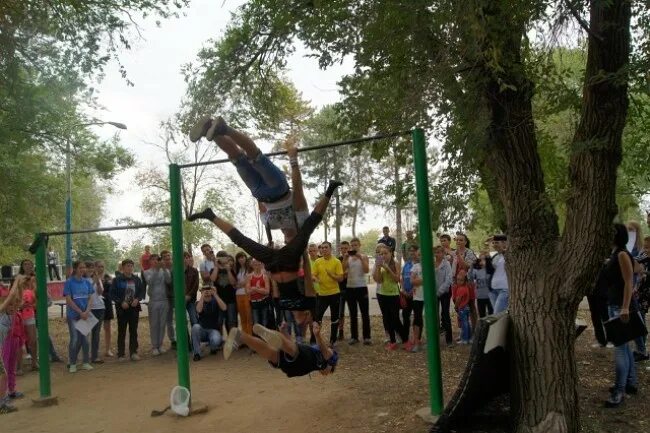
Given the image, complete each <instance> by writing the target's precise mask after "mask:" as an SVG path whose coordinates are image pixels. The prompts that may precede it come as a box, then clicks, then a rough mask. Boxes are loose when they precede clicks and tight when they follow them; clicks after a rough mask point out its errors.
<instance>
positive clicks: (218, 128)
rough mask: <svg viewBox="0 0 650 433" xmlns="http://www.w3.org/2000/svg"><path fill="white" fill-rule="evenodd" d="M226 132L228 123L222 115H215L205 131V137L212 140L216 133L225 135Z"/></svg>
mask: <svg viewBox="0 0 650 433" xmlns="http://www.w3.org/2000/svg"><path fill="white" fill-rule="evenodd" d="M227 133H228V124H227V123H226V121H225V120H223V117H221V116H217V118H216V119H214V120H213V121H212V125H211V126H210V128H209V129H208V130H207V131H206V132H205V138H207V139H208V140H213V139H214V137H216V136H217V135H226V134H227Z"/></svg>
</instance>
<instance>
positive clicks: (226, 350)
mask: <svg viewBox="0 0 650 433" xmlns="http://www.w3.org/2000/svg"><path fill="white" fill-rule="evenodd" d="M240 337H241V331H240V330H239V328H231V329H230V332H229V333H228V338H226V342H225V344H224V345H223V359H226V360H227V359H228V358H230V355H232V352H233V350H237V349H239V344H240V341H239V339H240Z"/></svg>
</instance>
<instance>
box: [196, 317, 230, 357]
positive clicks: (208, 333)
mask: <svg viewBox="0 0 650 433" xmlns="http://www.w3.org/2000/svg"><path fill="white" fill-rule="evenodd" d="M222 341H223V340H222V338H221V333H219V331H217V330H216V329H206V328H203V327H201V325H199V324H198V323H197V324H196V325H193V326H192V351H193V352H194V354H195V355H200V354H201V343H202V342H207V343H208V344H209V345H210V350H217V349H218V348H219V346H220V345H221V342H222Z"/></svg>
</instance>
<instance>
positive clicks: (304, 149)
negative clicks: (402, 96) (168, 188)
mask: <svg viewBox="0 0 650 433" xmlns="http://www.w3.org/2000/svg"><path fill="white" fill-rule="evenodd" d="M410 133H411V131H410V130H409V131H400V132H393V133H390V134H377V135H372V136H370V137H361V138H353V139H351V140H344V141H336V142H334V143H325V144H317V145H315V146H307V147H301V148H299V149H298V152H309V151H310V150H318V149H328V148H330V147H338V146H345V145H346V144H355V143H365V142H367V141H375V140H383V139H385V138H394V137H401V136H403V135H409V134H410ZM286 154H287V151H286V150H278V151H275V152H269V153H265V154H264V155H266V156H278V155H286ZM224 162H230V159H228V158H223V159H215V160H213V161H202V162H195V163H191V164H180V165H179V167H180V168H189V167H200V166H203V165H214V164H223V163H224Z"/></svg>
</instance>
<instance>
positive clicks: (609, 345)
mask: <svg viewBox="0 0 650 433" xmlns="http://www.w3.org/2000/svg"><path fill="white" fill-rule="evenodd" d="M605 347H606V348H608V349H613V348H614V347H615V346H614V345H613V344H612V343H607V346H605Z"/></svg>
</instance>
